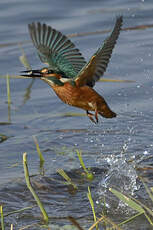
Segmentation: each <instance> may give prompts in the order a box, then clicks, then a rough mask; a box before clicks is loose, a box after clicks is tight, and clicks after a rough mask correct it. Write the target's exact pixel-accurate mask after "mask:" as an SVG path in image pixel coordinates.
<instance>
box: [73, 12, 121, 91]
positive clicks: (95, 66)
mask: <svg viewBox="0 0 153 230" xmlns="http://www.w3.org/2000/svg"><path fill="white" fill-rule="evenodd" d="M122 21H123V19H122V16H121V17H118V18H117V20H116V23H115V26H114V29H113V31H112V33H111V35H110V36H109V37H108V38H107V39H106V40H105V41H104V44H103V45H102V47H100V48H99V49H98V50H97V52H96V53H95V54H94V55H93V56H92V57H91V59H90V60H89V62H88V63H87V64H86V65H85V66H84V67H83V68H82V70H81V71H80V72H79V73H78V75H77V76H76V78H75V81H76V83H77V85H79V86H82V85H89V86H91V87H93V86H94V85H95V82H96V81H98V80H99V78H100V77H101V76H102V75H103V74H104V72H105V71H106V68H107V65H108V63H109V60H110V58H111V55H112V51H113V48H114V46H115V44H116V41H117V39H118V36H119V33H120V30H121V26H122Z"/></svg>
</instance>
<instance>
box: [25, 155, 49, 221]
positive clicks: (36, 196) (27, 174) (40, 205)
mask: <svg viewBox="0 0 153 230" xmlns="http://www.w3.org/2000/svg"><path fill="white" fill-rule="evenodd" d="M23 167H24V175H25V180H26V184H27V187H28V189H29V190H30V192H31V193H32V195H33V197H34V199H35V201H36V202H37V204H38V206H39V208H40V210H41V212H42V215H43V219H44V221H45V223H46V224H47V223H48V215H47V212H46V210H45V209H44V207H43V204H42V202H41V201H40V199H39V197H38V195H37V194H36V193H35V191H34V189H33V187H32V185H31V182H30V178H29V171H28V165H27V153H24V154H23Z"/></svg>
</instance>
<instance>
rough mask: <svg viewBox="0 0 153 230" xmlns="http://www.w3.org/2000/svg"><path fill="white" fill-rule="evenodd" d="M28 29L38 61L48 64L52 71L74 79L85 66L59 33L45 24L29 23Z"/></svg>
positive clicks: (81, 57) (82, 59) (75, 50)
mask: <svg viewBox="0 0 153 230" xmlns="http://www.w3.org/2000/svg"><path fill="white" fill-rule="evenodd" d="M28 28H29V33H30V36H31V39H32V42H33V44H34V46H35V47H36V48H37V51H38V55H39V57H40V60H41V61H42V62H43V63H46V64H48V65H49V68H50V69H52V70H53V71H55V72H56V71H57V72H63V73H64V74H65V75H66V76H68V77H70V78H75V76H76V75H77V74H78V72H79V71H80V70H81V69H82V68H83V66H84V65H85V64H86V61H85V59H84V58H83V56H82V54H81V53H80V51H79V50H78V49H77V48H75V45H74V44H73V43H72V42H71V41H70V40H69V39H68V38H67V37H66V36H65V35H63V34H62V33H61V32H59V31H57V30H55V29H53V28H52V27H50V26H47V25H46V24H41V23H40V22H38V23H31V24H29V25H28Z"/></svg>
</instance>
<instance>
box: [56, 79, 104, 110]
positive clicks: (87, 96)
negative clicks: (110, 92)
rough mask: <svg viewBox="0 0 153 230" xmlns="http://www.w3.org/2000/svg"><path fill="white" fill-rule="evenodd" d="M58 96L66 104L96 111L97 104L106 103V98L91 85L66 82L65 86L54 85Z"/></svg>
mask: <svg viewBox="0 0 153 230" xmlns="http://www.w3.org/2000/svg"><path fill="white" fill-rule="evenodd" d="M52 88H53V89H54V91H55V93H56V94H57V96H58V97H59V98H60V99H61V100H62V101H63V102H65V103H66V104H69V105H72V106H76V107H79V108H82V109H84V110H90V111H94V110H95V108H96V106H98V105H99V106H101V105H102V104H105V100H104V99H103V98H102V97H101V96H100V95H99V94H98V93H97V92H96V91H95V90H94V89H92V88H91V87H89V86H82V87H77V86H72V85H71V84H70V83H69V82H66V83H65V84H64V86H53V87H52Z"/></svg>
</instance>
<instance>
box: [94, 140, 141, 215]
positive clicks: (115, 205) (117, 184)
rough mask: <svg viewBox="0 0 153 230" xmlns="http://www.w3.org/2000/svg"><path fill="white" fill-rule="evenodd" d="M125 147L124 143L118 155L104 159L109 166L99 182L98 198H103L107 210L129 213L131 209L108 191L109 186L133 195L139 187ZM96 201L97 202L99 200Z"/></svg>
mask: <svg viewBox="0 0 153 230" xmlns="http://www.w3.org/2000/svg"><path fill="white" fill-rule="evenodd" d="M127 149H128V145H127V143H124V145H123V146H122V150H121V153H120V154H119V155H113V154H112V155H111V156H108V157H107V159H105V160H106V161H107V163H108V164H109V166H110V167H109V169H108V171H107V173H106V174H105V177H104V178H103V179H102V180H101V182H100V183H99V189H98V195H99V198H100V200H105V206H106V207H107V208H108V209H109V210H111V211H112V210H113V212H114V213H115V212H117V213H118V212H121V213H124V214H128V213H129V212H130V213H131V209H130V208H127V205H126V204H124V203H123V202H122V201H120V200H119V199H118V198H116V197H115V196H114V195H113V194H112V193H111V192H109V188H115V189H117V190H118V191H120V192H123V193H126V194H129V195H131V196H134V194H135V192H136V191H137V190H138V189H139V187H140V185H139V184H138V183H137V179H138V176H137V173H136V170H135V167H134V164H133V163H132V162H130V161H128V160H127V156H126V151H127ZM133 157H134V156H133ZM97 202H98V203H99V201H97ZM100 203H101V202H100Z"/></svg>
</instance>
